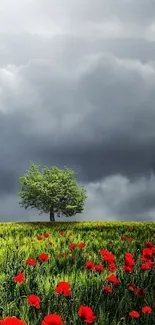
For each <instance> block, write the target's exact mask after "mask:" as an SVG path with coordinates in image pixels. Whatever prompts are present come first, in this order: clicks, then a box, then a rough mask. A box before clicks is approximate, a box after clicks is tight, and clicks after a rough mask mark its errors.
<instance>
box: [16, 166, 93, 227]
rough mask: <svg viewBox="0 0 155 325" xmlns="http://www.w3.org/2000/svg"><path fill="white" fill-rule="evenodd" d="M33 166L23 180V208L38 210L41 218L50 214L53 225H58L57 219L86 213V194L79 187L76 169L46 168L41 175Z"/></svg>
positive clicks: (21, 203) (21, 178)
mask: <svg viewBox="0 0 155 325" xmlns="http://www.w3.org/2000/svg"><path fill="white" fill-rule="evenodd" d="M29 163H30V169H29V170H27V171H26V174H25V175H24V176H21V177H20V178H19V183H20V185H21V186H22V187H21V192H19V193H17V195H18V196H19V197H21V199H22V201H21V202H19V204H20V205H21V207H24V208H25V209H28V208H30V209H32V208H36V209H38V210H40V213H39V214H42V213H50V221H55V215H57V217H60V216H65V217H71V216H74V215H75V214H77V213H81V212H82V211H83V209H84V200H85V199H86V198H87V195H86V190H85V189H84V187H83V186H82V187H81V188H80V187H79V186H78V184H77V181H76V179H75V178H74V174H75V172H74V171H73V170H72V169H69V168H66V167H65V169H64V170H61V169H59V168H58V167H56V166H53V167H52V168H47V167H46V166H45V167H44V168H42V171H41V172H40V171H39V167H40V165H35V164H34V163H32V162H31V161H29Z"/></svg>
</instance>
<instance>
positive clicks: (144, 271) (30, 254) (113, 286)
mask: <svg viewBox="0 0 155 325" xmlns="http://www.w3.org/2000/svg"><path fill="white" fill-rule="evenodd" d="M154 234H155V223H153V222H71V223H69V222H67V223H65V222H56V223H48V222H44V223H43V222H35V223H0V293H1V294H0V325H24V324H26V325H30V324H33V325H40V324H41V325H71V324H72V325H73V324H76V325H82V324H94V325H130V324H137V325H143V324H145V325H146V324H148V325H153V324H155V281H154V278H155V263H154V262H155V258H154V256H155V248H154V247H155V235H154ZM39 236H41V237H39ZM127 253H131V255H130V254H127ZM32 262H33V263H32ZM151 262H152V263H151ZM62 282H65V283H62ZM58 285H59V286H58ZM32 295H34V296H32ZM49 314H50V315H51V316H50V320H49V317H46V316H47V315H49ZM53 314H56V315H57V316H53ZM58 315H59V316H58ZM13 316H15V317H16V318H13V321H12V319H10V320H9V319H7V317H13ZM93 316H94V318H93ZM6 319H7V321H6ZM19 320H22V321H23V322H21V321H19Z"/></svg>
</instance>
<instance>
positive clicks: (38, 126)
mask: <svg viewBox="0 0 155 325" xmlns="http://www.w3.org/2000/svg"><path fill="white" fill-rule="evenodd" d="M2 3H3V5H2V7H1V12H0V30H1V31H2V33H1V34H0V44H1V45H0V51H1V56H0V153H1V160H0V201H1V203H2V204H1V206H2V209H1V216H0V220H2V221H9V220H10V221H11V220H16V221H19V220H32V221H33V220H49V216H45V215H43V216H42V217H41V216H39V215H38V212H37V211H33V210H31V211H26V212H25V211H24V210H23V209H21V208H19V206H18V201H19V199H18V198H17V197H16V192H17V191H18V190H19V184H18V179H19V176H20V175H21V174H23V173H25V171H26V169H28V168H29V165H28V160H31V161H33V162H34V163H36V164H41V165H47V166H48V167H51V166H52V165H57V166H59V167H60V168H63V166H68V167H70V168H73V169H75V170H76V171H77V172H78V175H77V179H78V181H79V182H80V183H82V184H84V185H85V186H86V188H87V190H88V200H87V202H86V207H85V210H84V212H83V214H82V215H80V216H76V217H74V218H72V220H93V219H94V220H104V219H105V220H115V219H116V220H117V219H118V220H125V219H127V220H147V218H149V219H150V220H152V219H154V209H155V206H154V194H155V191H154V185H153V184H154V174H153V173H154V169H155V154H154V147H155V132H154V124H155V109H154V102H155V95H154V87H155V64H154V54H155V45H154V43H153V42H151V39H153V37H154V35H155V32H154V31H155V29H154V25H153V19H154V16H153V12H154V11H153V10H154V6H155V2H153V1H152V2H149V3H148V5H147V6H146V2H144V1H141V2H140V1H127V2H124V1H115V2H113V1H108V2H105V1H98V5H95V6H93V4H92V3H91V4H90V2H89V5H88V1H78V2H77V1H73V2H72V3H70V5H69V2H68V1H67V0H66V1H65V2H63V5H62V2H61V1H57V2H56V3H55V1H50V2H48V1H47V2H46V3H45V2H43V1H37V3H36V2H35V1H34V2H33V3H31V1H29V2H27V1H25V2H24V5H22V6H21V4H20V3H19V2H18V1H17V0H16V5H17V6H16V7H14V8H13V10H12V11H11V10H10V11H9V12H8V11H7V1H5V2H2ZM139 6H140V7H141V10H139ZM30 8H31V11H30ZM15 13H16V14H17V13H18V19H16V20H15V18H14V17H15V16H14V14H15ZM16 17H17V16H16ZM8 19H9V20H10V22H11V23H10V24H9V25H8V24H7V21H8ZM19 31H20V32H19ZM151 172H152V174H151V175H152V176H151V178H150V173H151ZM118 189H119V191H120V192H119V191H118ZM44 218H45V219H44ZM58 220H59V219H58ZM67 221H68V219H67ZM69 221H70V220H69Z"/></svg>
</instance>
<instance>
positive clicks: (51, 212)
mask: <svg viewBox="0 0 155 325" xmlns="http://www.w3.org/2000/svg"><path fill="white" fill-rule="evenodd" d="M50 221H54V222H55V218H54V212H53V210H51V211H50Z"/></svg>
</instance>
